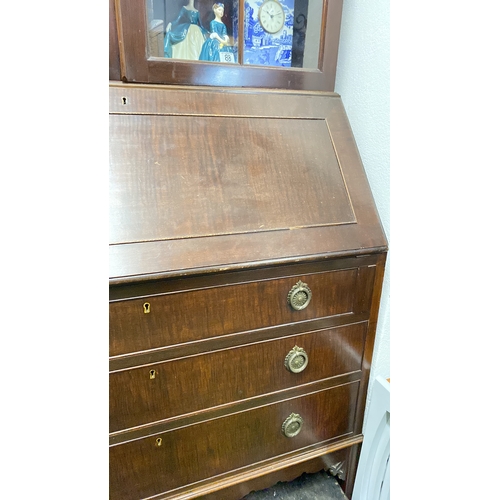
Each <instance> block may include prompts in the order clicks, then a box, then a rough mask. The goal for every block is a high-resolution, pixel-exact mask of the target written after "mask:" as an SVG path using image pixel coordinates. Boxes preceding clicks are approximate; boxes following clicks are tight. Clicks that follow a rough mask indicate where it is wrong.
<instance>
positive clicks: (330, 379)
mask: <svg viewBox="0 0 500 500" xmlns="http://www.w3.org/2000/svg"><path fill="white" fill-rule="evenodd" d="M172 1H173V0H172ZM158 5H159V7H158ZM168 5H169V3H168V0H167V2H163V0H162V2H159V3H153V2H148V1H144V0H139V1H138V0H116V2H113V0H111V1H110V83H109V107H110V115H109V127H110V128H109V131H110V132H109V158H110V167H109V175H110V177H109V188H110V195H109V206H110V214H109V221H110V231H109V234H110V247H109V248H110V275H109V341H110V348H109V349H110V352H109V356H110V373H109V420H110V448H109V464H110V472H109V474H110V476H109V488H110V498H111V499H113V500H139V499H146V498H147V499H158V500H160V499H188V498H206V499H213V500H216V499H217V500H220V499H226V498H227V499H234V500H236V499H240V498H242V497H243V496H244V495H246V494H247V493H248V492H250V491H252V490H256V489H261V488H264V487H268V486H271V485H272V484H274V483H276V482H277V481H284V480H291V479H293V478H295V477H297V476H300V474H301V473H303V472H316V471H319V470H321V469H330V470H331V471H332V472H333V473H335V474H337V476H338V480H339V483H340V484H341V486H342V487H343V489H344V491H345V493H346V495H347V496H348V497H350V495H351V492H352V488H353V484H354V478H355V472H356V466H357V461H358V458H359V452H360V447H361V443H362V440H363V436H362V423H363V415H364V407H365V400H366V393H367V385H368V379H369V373H370V364H371V358H372V350H373V343H374V338H375V330H376V323H377V313H378V307H379V301H380V294H381V287H382V280H383V274H384V266H385V260H386V252H387V242H386V239H385V236H384V233H383V230H382V228H381V225H380V221H379V218H378V214H377V211H376V208H375V205H374V201H373V198H372V194H371V192H370V188H369V185H368V182H367V178H366V175H365V172H364V169H363V165H362V163H361V159H360V157H359V154H358V151H357V148H356V145H355V141H354V137H353V135H352V131H351V129H350V126H349V122H348V120H347V117H346V114H345V111H344V108H343V105H342V100H341V98H340V96H339V95H338V94H336V93H335V92H334V81H335V67H336V59H337V47H338V38H339V30H340V17H341V8H342V3H341V1H339V0H325V1H322V0H321V1H320V0H318V2H317V3H316V4H315V3H314V1H313V0H309V3H307V2H305V3H304V2H302V3H301V2H299V0H296V1H295V4H294V5H293V4H292V7H290V4H285V3H284V2H283V5H284V7H283V9H284V11H285V12H287V13H290V12H291V11H292V8H294V9H295V14H294V15H293V16H292V18H290V16H289V15H288V14H287V19H289V18H290V19H292V20H293V19H295V20H297V18H300V15H299V13H300V12H306V14H308V13H309V14H310V19H309V25H308V28H307V30H309V31H308V35H306V42H305V44H306V46H307V43H308V39H307V36H309V34H311V37H312V35H313V34H314V33H313V32H312V31H310V30H311V29H312V28H311V25H314V15H313V7H314V6H315V5H316V7H317V9H316V11H317V13H316V20H317V25H316V31H317V34H318V35H319V36H318V41H317V43H316V42H315V43H316V45H314V47H315V48H314V49H313V50H314V51H315V53H316V59H314V61H313V63H309V62H307V61H306V57H305V55H303V53H304V54H305V51H302V48H301V45H300V37H298V35H297V36H295V35H296V34H297V33H298V34H300V33H299V32H300V30H299V28H297V29H296V28H295V26H294V30H295V31H294V37H295V38H294V42H293V44H294V45H293V49H292V51H291V53H292V60H291V62H290V53H287V52H286V50H285V49H286V44H288V43H292V42H290V40H292V37H291V35H290V36H288V38H287V36H285V35H283V36H281V38H279V39H277V38H272V37H271V35H269V36H268V38H265V37H264V38H262V39H258V37H257V38H256V35H255V34H254V36H253V38H251V39H250V38H249V37H247V36H246V31H245V30H246V29H247V26H246V23H247V24H249V23H250V21H249V19H250V18H249V17H248V18H247V17H245V16H243V15H241V16H238V15H237V12H247V13H251V12H253V10H251V8H250V7H249V5H247V2H246V1H244V0H240V1H235V2H232V0H231V2H224V4H223V8H224V9H225V12H227V11H230V12H231V13H232V14H231V15H232V17H231V19H229V18H228V17H227V16H226V17H222V20H223V21H224V23H225V25H227V26H232V31H230V30H229V29H226V31H227V32H229V33H230V36H225V35H224V36H222V40H223V42H226V41H227V44H226V45H225V44H224V43H222V42H221V43H220V44H219V43H218V45H217V47H216V49H217V50H219V49H220V50H221V53H223V55H224V57H230V59H231V60H230V62H222V59H219V60H216V61H208V62H207V61H195V60H190V59H175V58H169V57H167V56H166V54H167V51H166V49H165V54H164V53H163V47H164V45H165V44H166V40H167V38H168V37H169V36H170V35H169V33H171V32H173V30H174V28H171V27H170V26H173V25H174V23H173V22H172V21H169V18H168V16H167V10H168V9H167V7H168ZM195 5H197V9H195V10H191V13H193V12H194V13H196V12H201V11H202V7H204V9H205V13H208V14H210V9H209V8H207V5H208V4H203V2H202V0H200V1H199V3H198V4H195ZM304 5H305V7H304ZM210 6H211V4H210ZM160 7H161V8H160ZM188 7H189V5H188ZM265 7H266V8H268V7H269V5H267V4H266V5H265ZM218 8H220V6H219V7H217V6H216V7H214V13H215V14H213V15H212V18H213V16H214V15H215V16H216V15H217V9H218ZM262 8H263V7H262V6H260V7H259V9H262ZM274 8H275V10H271V11H270V12H271V13H273V12H274V14H271V17H274V16H277V15H278V14H276V12H281V10H280V7H279V5H278V7H274ZM154 9H157V10H156V12H155V11H154ZM162 9H163V10H162ZM301 9H302V10H301ZM188 10H189V9H188ZM254 10H255V9H254ZM318 12H319V14H318ZM208 14H207V15H208ZM248 15H250V14H248ZM290 15H291V14H290ZM151 16H153V19H152V18H151ZM259 16H261V17H259V18H258V19H259V20H261V22H262V24H263V25H265V23H266V21H265V18H264V17H262V16H263V15H262V14H261V10H259ZM304 17H307V16H304ZM156 18H157V19H156ZM208 18H209V17H208ZM287 22H288V21H287ZM290 22H292V21H290ZM170 23H171V24H170ZM252 23H253V24H252V27H253V28H252V29H254V33H258V32H259V29H260V28H259V27H258V26H257V24H256V21H252ZM166 26H168V27H169V29H166ZM204 26H205V27H206V26H208V24H207V23H206V22H205V24H204ZM210 26H212V24H210ZM270 26H271V27H270V28H268V29H269V30H270V31H273V28H272V25H270ZM280 26H281V29H282V30H284V26H285V25H280ZM280 26H278V27H280ZM189 29H192V28H191V26H190V28H189ZM196 29H199V28H196ZM221 29H222V27H221ZM200 31H202V30H200ZM208 31H209V30H208V29H206V31H205V32H203V31H202V33H205V34H204V38H203V40H204V41H203V43H205V41H206V40H210V37H209V36H208V35H207V33H208ZM261 31H262V30H261ZM290 33H291V32H290ZM302 34H303V33H302ZM158 40H160V42H158ZM238 40H251V42H252V43H254V44H256V43H257V44H260V45H258V46H257V48H255V47H254V46H253V45H246V44H244V43H239V44H238V43H237V41H238ZM266 40H267V41H266ZM276 40H278V41H276ZM296 40H299V41H298V42H297V41H296ZM245 43H246V42H245ZM265 43H267V44H268V45H266V46H264V44H265ZM309 43H313V42H309ZM226 46H228V47H229V49H227V50H230V51H229V52H227V53H224V52H223V51H222V49H223V48H224V47H226ZM310 46H311V45H310ZM273 47H274V48H273ZM276 47H277V48H278V52H279V54H280V56H279V57H281V58H282V59H280V61H281V62H280V64H283V65H282V66H281V67H278V66H273V65H272V64H271V63H269V62H263V63H262V64H258V63H255V60H252V61H253V62H252V63H245V57H247V56H248V57H250V56H254V55H255V54H259V55H260V54H261V53H260V52H257V51H259V50H263V51H264V52H263V54H264V55H265V54H266V52H265V51H270V50H271V49H272V50H275V49H276ZM198 50H199V48H198ZM278 52H276V54H277V53H278ZM228 54H229V55H228ZM273 54H274V52H273ZM296 54H299V55H300V58H299V61H298V62H297V56H296ZM221 57H222V56H221ZM273 57H274V59H272V61H278V59H279V58H278V55H275V56H273ZM287 57H288V59H287ZM294 57H295V59H294ZM262 60H263V61H264V59H262ZM270 60H271V59H268V60H267V61H270ZM287 64H289V66H287ZM311 64H312V67H311Z"/></svg>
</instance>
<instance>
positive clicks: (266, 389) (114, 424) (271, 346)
mask: <svg viewBox="0 0 500 500" xmlns="http://www.w3.org/2000/svg"><path fill="white" fill-rule="evenodd" d="M365 334H366V323H365V322H363V323H357V324H353V325H347V326H342V327H337V328H331V329H326V330H318V331H314V332H309V333H306V334H302V335H296V336H292V337H285V338H280V339H275V340H269V341H265V342H259V343H256V344H251V345H246V346H240V347H235V348H231V349H226V350H222V351H215V352H210V353H205V354H200V355H196V356H189V357H185V358H181V359H175V360H170V361H166V362H163V363H157V364H154V365H147V366H141V367H137V368H132V369H128V370H123V371H118V372H113V373H111V374H110V377H109V379H110V380H109V382H110V394H109V404H110V408H109V417H110V432H117V431H120V430H124V429H128V428H131V427H136V426H140V425H145V424H148V423H152V422H156V421H159V420H163V419H168V418H172V417H175V416H179V415H183V414H187V413H191V412H195V411H198V410H202V409H206V408H211V407H214V406H218V405H223V404H227V403H231V402H235V401H241V400H244V399H248V398H252V397H255V396H260V395H264V394H269V393H272V392H276V391H280V390H284V389H287V388H290V387H294V386H297V385H301V384H306V383H309V382H314V381H317V380H322V379H325V378H329V377H334V376H337V375H341V374H344V373H349V372H353V371H357V370H360V369H361V360H362V357H363V345H364V339H365ZM296 346H297V348H298V349H294V348H295V347H296ZM287 357H288V359H286V358H287ZM285 360H286V361H287V365H288V368H287V367H286V366H285Z"/></svg>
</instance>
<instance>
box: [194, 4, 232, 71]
mask: <svg viewBox="0 0 500 500" xmlns="http://www.w3.org/2000/svg"><path fill="white" fill-rule="evenodd" d="M212 10H213V11H214V14H215V19H214V20H213V21H210V38H208V40H206V41H205V43H204V44H203V47H202V48H201V54H200V61H218V62H220V52H221V50H223V48H224V47H225V46H226V45H227V42H228V41H229V37H228V36H227V29H226V26H225V24H224V23H223V22H222V16H223V15H224V4H223V3H214V5H213V6H212Z"/></svg>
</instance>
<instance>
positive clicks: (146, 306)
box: [143, 302, 151, 314]
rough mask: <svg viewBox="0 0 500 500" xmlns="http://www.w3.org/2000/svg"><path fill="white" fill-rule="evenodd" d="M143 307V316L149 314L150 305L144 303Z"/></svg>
mask: <svg viewBox="0 0 500 500" xmlns="http://www.w3.org/2000/svg"><path fill="white" fill-rule="evenodd" d="M143 307H144V314H149V313H150V312H151V304H150V303H149V302H146V303H145V304H144V306H143Z"/></svg>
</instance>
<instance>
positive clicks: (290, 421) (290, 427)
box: [281, 413, 304, 438]
mask: <svg viewBox="0 0 500 500" xmlns="http://www.w3.org/2000/svg"><path fill="white" fill-rule="evenodd" d="M303 423H304V420H303V418H302V417H301V416H300V415H299V414H297V413H292V414H290V416H289V417H287V419H286V420H285V421H284V422H283V425H282V426H281V431H282V432H283V434H284V435H285V436H286V437H289V438H291V437H294V436H296V435H297V434H298V433H299V432H300V431H301V429H302V424H303Z"/></svg>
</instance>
